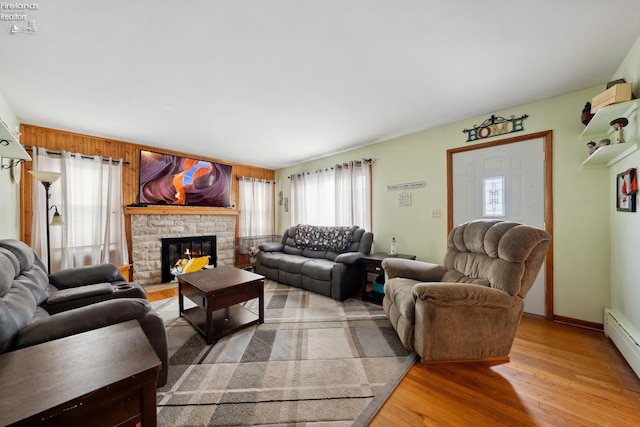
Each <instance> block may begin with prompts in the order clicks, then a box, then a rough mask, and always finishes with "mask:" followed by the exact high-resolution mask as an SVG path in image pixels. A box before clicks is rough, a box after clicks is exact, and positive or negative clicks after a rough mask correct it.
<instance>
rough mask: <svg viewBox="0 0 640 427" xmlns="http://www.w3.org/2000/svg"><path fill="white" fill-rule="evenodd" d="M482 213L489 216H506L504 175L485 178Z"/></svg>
mask: <svg viewBox="0 0 640 427" xmlns="http://www.w3.org/2000/svg"><path fill="white" fill-rule="evenodd" d="M482 181H483V187H484V188H483V190H484V191H483V206H482V214H483V216H488V217H502V216H505V209H504V207H505V203H504V176H496V177H491V178H484V179H483V180H482Z"/></svg>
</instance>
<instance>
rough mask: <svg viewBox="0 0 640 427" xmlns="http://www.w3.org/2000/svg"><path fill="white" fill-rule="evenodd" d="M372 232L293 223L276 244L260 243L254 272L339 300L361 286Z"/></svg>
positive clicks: (350, 294)
mask: <svg viewBox="0 0 640 427" xmlns="http://www.w3.org/2000/svg"><path fill="white" fill-rule="evenodd" d="M372 243H373V233H371V232H370V231H366V230H364V229H363V228H359V227H355V226H354V227H320V226H311V225H301V224H299V225H296V226H293V227H290V228H288V229H287V230H285V232H284V233H283V235H282V241H281V242H280V243H266V244H263V245H260V252H258V256H257V260H256V263H255V265H254V268H255V271H256V273H258V274H261V275H263V276H265V277H266V278H267V279H271V280H275V281H277V282H280V283H284V284H287V285H291V286H296V287H298V288H302V289H306V290H308V291H312V292H315V293H318V294H321V295H326V296H328V297H331V298H333V299H335V300H339V301H342V300H344V299H347V298H349V297H351V296H353V295H355V294H356V293H357V292H358V291H359V290H360V289H361V285H362V278H363V274H364V273H363V265H362V263H361V262H360V258H361V257H362V256H364V255H368V254H369V252H370V251H371V244H372Z"/></svg>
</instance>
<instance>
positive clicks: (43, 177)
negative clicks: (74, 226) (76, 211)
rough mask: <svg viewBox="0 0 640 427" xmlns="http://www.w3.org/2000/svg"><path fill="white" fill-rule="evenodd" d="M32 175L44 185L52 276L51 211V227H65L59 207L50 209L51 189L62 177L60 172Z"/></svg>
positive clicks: (49, 262)
mask: <svg viewBox="0 0 640 427" xmlns="http://www.w3.org/2000/svg"><path fill="white" fill-rule="evenodd" d="M29 173H30V174H31V175H33V177H34V178H35V179H37V180H38V181H40V182H41V183H42V185H44V192H45V199H46V200H45V206H46V211H45V218H46V220H45V221H46V223H47V272H48V273H49V274H51V242H50V240H49V210H51V209H53V208H55V210H56V211H55V212H54V214H53V219H52V220H51V225H64V222H63V221H62V216H61V215H60V213H59V212H58V207H57V206H56V205H53V206H51V207H49V187H50V186H51V184H53V183H54V182H56V181H57V180H58V179H59V178H60V176H61V175H62V174H61V173H60V172H45V171H29Z"/></svg>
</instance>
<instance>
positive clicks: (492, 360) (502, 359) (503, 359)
mask: <svg viewBox="0 0 640 427" xmlns="http://www.w3.org/2000/svg"><path fill="white" fill-rule="evenodd" d="M421 362H422V363H424V364H425V365H436V364H442V363H487V364H490V365H500V364H502V363H509V356H489V357H480V358H477V359H443V360H424V359H423V360H422V361H421Z"/></svg>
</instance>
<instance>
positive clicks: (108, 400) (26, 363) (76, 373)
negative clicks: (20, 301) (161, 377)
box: [0, 320, 160, 427]
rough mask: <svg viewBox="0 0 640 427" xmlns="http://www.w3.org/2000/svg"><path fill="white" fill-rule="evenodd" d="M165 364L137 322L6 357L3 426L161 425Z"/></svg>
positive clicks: (1, 361)
mask: <svg viewBox="0 0 640 427" xmlns="http://www.w3.org/2000/svg"><path fill="white" fill-rule="evenodd" d="M159 369H160V359H158V356H157V355H156V352H155V351H154V350H153V347H151V344H150V343H149V340H148V339H147V336H146V335H145V334H144V332H143V331H142V329H141V328H140V324H139V323H138V321H137V320H130V321H128V322H124V323H118V324H116V325H113V326H107V327H105V328H100V329H95V330H93V331H89V332H84V333H81V334H77V335H72V336H69V337H66V338H61V339H58V340H53V341H49V342H45V343H42V344H38V345H34V346H32V347H27V348H23V349H20V350H16V351H11V352H9V353H4V354H2V355H0V384H2V387H0V425H3V426H6V425H11V426H35V425H38V426H114V425H118V426H133V425H141V426H142V427H146V426H155V425H156V424H157V416H156V380H157V376H158V370H159Z"/></svg>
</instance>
